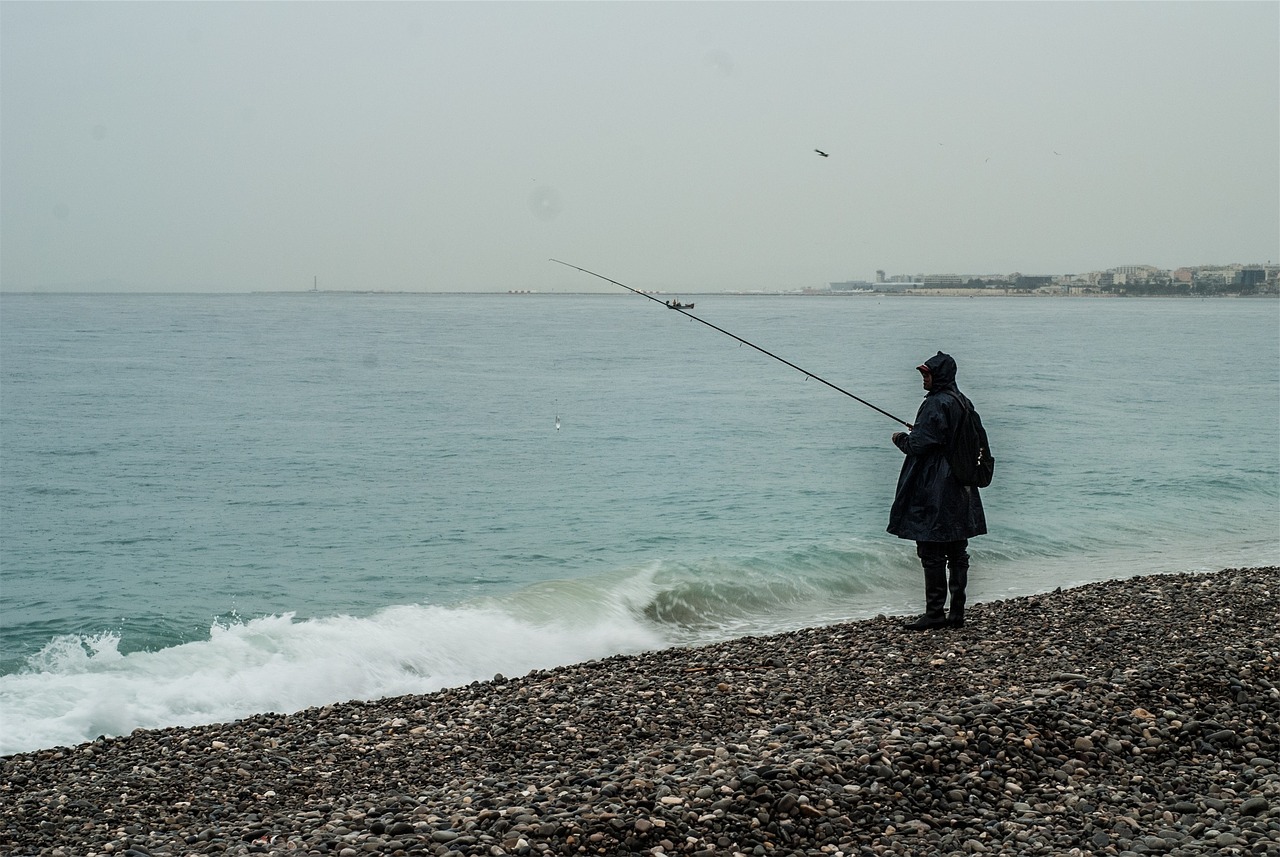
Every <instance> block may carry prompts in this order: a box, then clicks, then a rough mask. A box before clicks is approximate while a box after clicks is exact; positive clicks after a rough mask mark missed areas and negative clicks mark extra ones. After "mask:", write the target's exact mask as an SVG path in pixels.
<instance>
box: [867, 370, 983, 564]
mask: <svg viewBox="0 0 1280 857" xmlns="http://www.w3.org/2000/svg"><path fill="white" fill-rule="evenodd" d="M924 366H925V368H926V369H928V370H929V373H930V375H932V377H933V383H932V389H930V390H929V393H928V394H927V395H926V396H925V399H924V401H923V402H922V403H921V404H920V410H919V411H918V412H917V413H916V419H915V426H914V427H913V428H912V430H911V432H910V433H908V434H904V435H902V436H901V437H898V438H897V439H895V441H894V442H895V443H896V444H897V446H898V448H899V449H901V450H902V451H903V452H904V453H906V456H907V458H906V460H905V461H903V462H902V472H901V473H900V474H898V491H897V493H896V494H895V495H894V498H893V508H892V509H891V510H890V511H889V527H888V530H889V532H890V533H892V534H893V535H895V536H897V537H898V538H902V539H912V540H914V541H917V542H955V541H960V540H961V539H968V538H972V537H973V536H981V535H983V534H985V533H986V531H987V519H986V516H985V515H984V514H983V511H982V499H981V498H980V497H979V496H978V489H977V488H975V487H973V486H970V485H961V484H960V482H959V481H958V480H957V479H956V478H955V477H954V476H952V475H951V465H950V464H948V463H947V456H946V444H947V440H948V439H949V438H950V437H951V435H952V433H953V432H954V431H955V426H956V421H957V420H959V419H960V417H961V415H962V413H963V405H961V404H960V402H957V401H956V400H955V398H954V397H953V396H952V395H950V394H951V393H954V394H956V395H959V396H960V397H961V398H962V399H963V398H964V394H963V393H961V392H960V391H959V390H958V389H956V361H955V360H953V359H952V358H951V355H949V354H943V353H942V352H941V351H939V352H938V353H937V354H935V355H934V356H933V357H930V358H929V359H928V360H926V361H925V363H924ZM964 401H965V402H966V403H967V402H968V399H964Z"/></svg>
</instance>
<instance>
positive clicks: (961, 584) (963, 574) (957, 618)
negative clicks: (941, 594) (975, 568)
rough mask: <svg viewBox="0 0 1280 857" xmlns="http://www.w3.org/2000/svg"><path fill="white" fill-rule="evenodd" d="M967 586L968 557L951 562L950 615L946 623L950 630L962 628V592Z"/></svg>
mask: <svg viewBox="0 0 1280 857" xmlns="http://www.w3.org/2000/svg"><path fill="white" fill-rule="evenodd" d="M968 584H969V557H968V555H967V554H966V555H965V556H964V560H963V562H957V561H955V560H952V562H951V613H950V615H949V616H948V617H947V621H948V622H949V623H950V625H951V627H952V628H963V627H964V600H965V596H964V590H965V587H966V586H968Z"/></svg>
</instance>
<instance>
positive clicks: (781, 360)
mask: <svg viewBox="0 0 1280 857" xmlns="http://www.w3.org/2000/svg"><path fill="white" fill-rule="evenodd" d="M551 261H552V262H555V263H556V264H558V265H564V266H565V267H566V268H573V269H574V270H575V271H581V272H582V273H584V274H590V275H591V276H593V277H598V278H599V279H601V280H604V281H605V282H606V283H613V284H614V285H615V286H622V288H624V289H626V290H627V291H629V292H635V293H636V294H637V295H640V296H641V297H644V298H648V299H649V300H651V301H653V302H654V303H658V304H662V306H664V307H666V308H667V309H673V310H675V311H676V312H678V313H680V314H681V315H685V316H688V317H689V318H691V319H693V320H694V321H697V322H701V323H702V324H705V325H706V326H707V327H709V328H711V329H712V330H718V331H720V332H721V333H723V334H724V335H725V336H728V337H731V338H733V339H736V340H738V341H739V342H741V343H742V344H743V345H749V346H751V347H752V348H754V349H755V350H756V351H759V352H760V353H761V354H764V355H766V356H768V357H772V358H773V359H774V360H777V361H778V362H779V363H785V364H787V365H788V366H790V367H791V368H792V369H795V370H796V371H797V372H801V373H803V374H805V375H807V376H808V377H810V378H812V379H813V380H815V381H821V382H822V383H823V384H826V385H827V386H828V387H830V388H831V389H833V390H835V391H836V392H837V393H844V394H845V395H846V396H848V397H849V398H850V399H853V400H854V401H855V402H861V403H862V404H864V405H866V406H867V407H868V408H870V409H871V410H873V411H876V412H877V413H881V414H884V415H885V416H886V417H888V418H889V419H891V420H893V421H894V422H899V423H902V424H903V425H904V426H906V427H907V429H908V430H910V429H911V428H912V426H911V423H909V422H907V421H906V420H902V419H899V418H898V417H895V416H894V415H893V414H891V413H889V412H888V411H886V410H884V409H883V408H877V407H876V406H875V405H873V404H871V403H870V402H868V401H867V400H866V399H861V398H859V397H857V396H855V395H854V394H853V393H850V392H849V391H848V390H846V389H844V388H843V387H837V386H836V385H835V384H832V383H831V382H830V381H828V380H827V379H826V378H819V377H818V376H817V375H815V374H813V373H812V372H810V371H809V370H808V369H802V368H800V367H799V366H797V365H796V364H794V363H792V362H791V361H790V360H787V359H785V358H782V357H779V356H778V355H776V354H774V353H773V352H772V351H766V350H765V349H763V348H761V347H760V346H759V345H756V344H755V343H754V342H748V341H747V340H745V339H743V338H742V337H741V336H738V335H737V334H735V333H730V332H729V331H727V330H725V329H724V328H723V327H717V326H716V325H714V324H712V323H711V322H709V321H707V320H706V319H703V318H698V317H697V316H696V315H694V314H693V313H691V312H686V311H685V310H683V309H681V308H680V307H676V306H672V305H671V304H669V303H667V302H666V301H663V300H660V299H659V298H655V297H654V296H653V295H650V294H646V293H644V292H642V291H640V290H639V289H633V288H631V287H630V286H628V285H626V284H625V283H619V282H618V281H617V280H613V279H610V278H609V277H606V276H605V275H604V274H597V273H596V272H595V271H588V270H587V269H586V268H579V267H578V266H577V265H570V264H569V263H568V262H562V261H560V260H559V259H552V260H551Z"/></svg>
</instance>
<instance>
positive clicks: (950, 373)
mask: <svg viewBox="0 0 1280 857" xmlns="http://www.w3.org/2000/svg"><path fill="white" fill-rule="evenodd" d="M916 369H917V370H918V371H919V372H920V375H921V377H922V378H923V379H924V388H925V389H926V390H942V389H946V388H948V387H954V386H955V385H956V361H955V360H954V359H952V357H951V355H950V354H943V353H942V352H941V351H939V352H938V353H937V354H935V355H933V356H932V357H930V358H929V359H928V360H926V361H924V362H923V363H921V364H920V365H919V366H917V367H916Z"/></svg>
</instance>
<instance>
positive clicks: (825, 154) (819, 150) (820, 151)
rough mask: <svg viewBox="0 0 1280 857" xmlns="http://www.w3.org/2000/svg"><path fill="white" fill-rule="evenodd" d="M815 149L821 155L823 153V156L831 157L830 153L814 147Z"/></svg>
mask: <svg viewBox="0 0 1280 857" xmlns="http://www.w3.org/2000/svg"><path fill="white" fill-rule="evenodd" d="M814 151H815V152H817V153H818V154H819V155H822V157H824V158H829V157H831V156H830V155H828V154H827V153H826V152H824V151H822V150H821V149H814Z"/></svg>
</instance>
